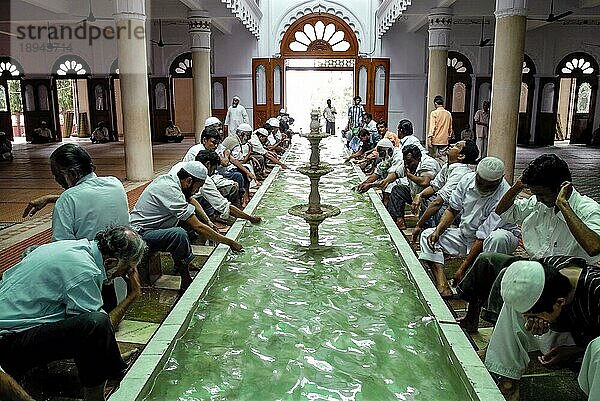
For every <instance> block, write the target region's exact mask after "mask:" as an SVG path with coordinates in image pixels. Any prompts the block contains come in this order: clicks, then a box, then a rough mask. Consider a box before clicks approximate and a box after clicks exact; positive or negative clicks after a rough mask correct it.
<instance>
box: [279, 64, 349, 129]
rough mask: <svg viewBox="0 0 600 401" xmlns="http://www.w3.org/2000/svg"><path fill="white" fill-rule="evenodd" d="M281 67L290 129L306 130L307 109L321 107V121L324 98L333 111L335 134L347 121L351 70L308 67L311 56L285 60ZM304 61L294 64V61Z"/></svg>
mask: <svg viewBox="0 0 600 401" xmlns="http://www.w3.org/2000/svg"><path fill="white" fill-rule="evenodd" d="M288 61H290V63H289V64H288V65H287V67H286V71H285V99H286V102H285V103H286V107H287V112H288V114H289V115H290V116H291V117H293V118H294V120H295V122H294V125H293V127H292V128H293V130H294V131H296V132H299V131H300V129H302V132H307V131H309V130H310V129H309V125H310V112H311V110H312V109H315V108H318V109H319V110H320V111H321V124H322V126H323V128H322V129H323V130H325V120H324V118H322V116H323V109H324V108H325V107H326V106H327V99H331V105H332V106H333V107H335V109H336V111H337V115H336V120H335V131H336V134H339V133H340V132H341V130H343V129H344V128H345V127H346V123H347V122H348V114H347V113H348V107H349V106H350V105H351V103H352V98H353V97H354V95H353V94H354V71H353V70H352V69H344V68H322V67H321V68H319V67H315V68H312V67H309V66H308V65H311V64H312V63H313V62H314V61H315V60H312V59H308V60H307V59H303V60H288ZM303 63H304V65H307V66H306V67H303V66H296V65H297V64H299V65H302V64H303Z"/></svg>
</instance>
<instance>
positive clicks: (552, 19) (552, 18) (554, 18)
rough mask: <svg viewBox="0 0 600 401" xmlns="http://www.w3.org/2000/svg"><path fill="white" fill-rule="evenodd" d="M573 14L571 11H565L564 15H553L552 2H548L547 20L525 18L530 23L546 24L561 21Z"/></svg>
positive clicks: (552, 0)
mask: <svg viewBox="0 0 600 401" xmlns="http://www.w3.org/2000/svg"><path fill="white" fill-rule="evenodd" d="M571 14H573V10H569V11H565V12H564V13H561V14H558V15H554V0H550V14H548V17H547V18H527V19H528V20H530V21H544V22H548V23H552V22H556V21H560V20H561V19H563V18H565V17H568V16H569V15H571Z"/></svg>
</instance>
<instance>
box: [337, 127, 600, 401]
mask: <svg viewBox="0 0 600 401" xmlns="http://www.w3.org/2000/svg"><path fill="white" fill-rule="evenodd" d="M379 127H380V128H381V131H380V134H381V137H382V138H383V139H380V140H379V142H377V144H376V145H375V146H374V147H373V148H370V146H371V145H368V146H367V145H366V144H367V143H368V142H369V138H370V137H369V135H368V132H366V131H365V132H362V131H361V132H360V133H359V136H360V139H361V141H362V142H363V145H364V147H363V148H361V149H359V150H358V151H357V152H354V153H352V154H351V156H350V157H349V158H348V160H350V159H356V162H357V163H359V164H360V165H361V166H362V167H363V168H364V167H365V166H368V163H372V164H373V166H372V167H371V171H370V174H369V175H368V176H367V178H366V179H365V180H364V181H362V182H361V183H360V184H359V185H358V186H357V188H356V189H357V190H358V191H359V192H366V191H367V190H369V189H370V188H379V189H381V190H382V197H383V202H384V204H385V205H386V208H387V210H388V212H389V214H390V216H391V217H392V219H393V220H394V222H395V223H396V224H397V226H398V227H399V228H400V229H404V228H405V227H406V226H405V221H404V214H405V210H406V208H407V207H410V208H411V209H412V211H413V212H414V214H415V215H417V216H418V221H417V223H416V226H415V228H414V230H413V233H412V243H413V245H414V246H415V247H416V245H417V244H418V245H419V247H418V248H417V250H420V253H419V259H420V260H421V261H422V262H423V264H424V266H425V267H426V268H428V269H429V270H430V271H431V274H432V276H433V281H434V282H435V285H436V287H437V290H438V291H439V293H440V295H441V296H442V297H444V298H451V297H453V296H454V295H453V291H452V288H451V285H453V286H456V287H457V293H458V296H460V297H461V298H463V299H464V300H466V301H467V302H468V310H467V315H466V316H465V317H464V318H462V319H461V320H460V321H459V323H460V325H461V326H462V327H463V329H464V330H465V331H466V332H468V333H475V332H476V331H477V327H478V323H479V319H480V317H481V318H482V319H484V320H487V321H489V322H491V323H494V324H496V326H495V329H494V331H493V335H492V337H491V340H490V343H489V346H488V348H487V352H486V356H485V365H486V367H487V368H488V369H489V371H490V372H491V373H492V375H493V376H494V378H495V379H496V380H497V382H498V386H499V388H500V390H501V391H502V393H503V394H504V395H505V397H506V399H507V400H518V399H519V386H518V380H519V379H520V378H521V375H522V374H523V371H524V370H525V368H526V367H527V365H528V363H529V352H532V351H536V350H540V351H541V352H542V355H541V356H540V357H539V361H540V363H542V364H543V365H545V366H548V367H557V366H577V367H578V368H579V369H580V374H579V384H580V386H581V388H582V389H583V390H584V391H585V392H586V394H588V396H589V400H594V401H598V400H600V267H599V265H598V262H599V261H600V205H599V204H598V203H597V202H595V201H594V200H592V199H591V198H589V197H587V196H585V195H582V194H580V193H579V192H578V191H577V190H576V189H575V188H574V187H573V184H572V182H571V181H572V177H571V172H570V170H569V167H568V165H567V164H566V163H565V162H564V161H563V160H562V159H560V158H559V157H558V156H556V155H554V154H543V155H541V156H539V157H537V158H536V159H535V160H533V161H531V162H530V163H529V165H528V166H527V168H526V169H525V170H524V171H523V174H522V175H521V176H520V177H518V178H516V179H515V182H514V184H513V185H512V186H511V185H510V184H509V183H508V182H507V181H506V179H505V178H504V175H505V169H504V163H503V162H502V160H500V159H498V158H496V157H485V158H483V159H481V160H479V161H478V160H477V159H478V156H479V150H478V148H477V146H476V144H475V142H474V141H473V140H470V139H467V140H461V141H458V142H456V143H454V144H453V145H450V147H449V149H448V150H447V152H446V158H445V160H440V159H439V158H438V159H434V158H432V157H430V156H429V155H428V151H427V150H426V149H424V148H423V147H422V146H421V143H420V142H419V141H418V139H417V138H415V137H414V136H413V135H412V134H413V130H412V124H410V121H408V120H402V121H400V123H399V124H398V135H397V137H398V139H399V144H398V146H395V144H394V143H393V142H392V141H391V140H390V139H389V136H390V135H389V134H388V132H386V131H387V128H386V127H387V124H385V122H383V121H382V122H380V123H379V124H378V128H379ZM386 136H387V137H388V138H386ZM528 195H530V196H529V197H527V196H528ZM520 240H521V242H522V244H523V248H524V251H525V253H526V254H527V255H528V257H524V256H513V253H514V252H515V250H516V249H517V247H518V245H519V241H520ZM448 256H453V257H463V258H464V260H463V262H462V264H461V265H460V267H459V268H458V270H457V271H456V273H455V274H454V277H453V279H452V280H451V281H450V282H449V281H448V280H447V278H446V272H445V261H446V258H447V257H448Z"/></svg>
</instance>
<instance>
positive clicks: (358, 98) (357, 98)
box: [354, 96, 362, 102]
mask: <svg viewBox="0 0 600 401" xmlns="http://www.w3.org/2000/svg"><path fill="white" fill-rule="evenodd" d="M354 100H358V101H361V102H362V97H360V96H354Z"/></svg>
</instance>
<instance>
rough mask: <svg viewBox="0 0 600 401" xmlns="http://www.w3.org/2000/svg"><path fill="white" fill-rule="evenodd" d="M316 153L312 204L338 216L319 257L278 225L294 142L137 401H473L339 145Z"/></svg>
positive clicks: (303, 192) (301, 148)
mask: <svg viewBox="0 0 600 401" xmlns="http://www.w3.org/2000/svg"><path fill="white" fill-rule="evenodd" d="M324 144H325V148H324V149H322V151H321V158H322V160H323V161H326V162H329V163H331V164H332V165H333V167H334V168H335V170H334V172H332V173H330V174H329V175H326V176H324V177H323V178H322V179H321V187H320V191H321V197H322V201H323V202H324V203H328V204H332V205H336V206H338V207H339V208H340V209H341V211H342V213H341V214H340V215H339V216H337V217H334V218H331V219H328V220H326V221H325V222H324V223H323V224H322V225H321V227H320V236H321V243H322V244H324V245H323V247H322V249H319V250H308V244H309V239H308V224H306V223H305V222H304V220H302V219H300V218H296V217H293V216H291V215H288V214H287V210H288V208H289V207H290V206H293V205H296V204H299V203H306V201H307V198H308V193H309V187H310V185H309V181H308V178H306V177H305V176H303V175H301V174H300V173H298V172H296V171H295V168H296V167H299V166H300V165H303V164H304V163H306V161H307V160H308V156H309V153H308V152H309V148H308V142H307V141H305V140H304V139H301V140H299V141H298V142H297V143H296V144H295V145H294V149H293V151H292V152H291V154H290V157H289V158H288V160H287V164H288V166H290V167H291V168H290V169H288V170H282V171H281V172H280V173H279V176H278V177H277V178H276V180H275V181H274V182H273V184H272V186H271V187H270V188H269V190H268V192H267V193H266V194H265V196H264V197H263V199H262V201H261V203H260V205H259V207H258V209H257V210H256V213H257V214H258V215H260V216H262V217H263V222H262V223H261V224H259V225H256V226H253V225H250V224H247V225H246V226H245V228H244V230H243V232H242V234H241V235H240V237H239V241H240V242H241V243H242V244H243V245H244V248H245V253H242V254H231V253H230V254H229V255H228V256H227V258H226V259H225V261H224V263H223V264H222V265H221V267H220V270H219V275H218V278H217V279H216V280H215V281H214V283H213V284H212V286H211V287H210V289H209V290H208V292H207V294H206V296H205V298H204V299H203V300H202V301H200V303H199V305H198V307H197V308H196V309H195V311H193V317H192V319H191V322H190V324H189V327H188V329H187V330H186V332H185V334H184V335H183V336H182V337H181V338H180V339H179V340H178V342H177V344H176V345H175V347H174V349H173V351H172V352H171V354H170V356H169V358H168V359H167V363H166V364H165V365H164V367H162V370H161V371H160V373H159V374H158V375H157V376H156V378H155V382H154V384H153V386H152V389H151V391H150V393H149V395H147V397H146V398H145V399H146V400H153V401H165V400H168V401H171V400H181V401H183V400H186V401H188V400H189V401H191V400H261V401H262V400H265V401H266V400H374V401H384V400H426V401H435V400H444V401H453V400H461V401H463V400H468V399H471V396H470V395H469V393H468V392H467V390H466V388H465V386H464V383H463V382H462V381H461V379H460V377H459V375H458V373H457V368H456V367H453V366H452V363H451V359H450V357H449V356H448V353H447V352H446V351H445V350H444V347H443V344H442V341H441V339H440V335H439V326H438V325H437V323H436V322H435V320H434V319H433V317H432V316H430V313H429V311H428V308H427V307H426V306H425V305H424V304H423V303H422V301H421V300H420V297H419V295H418V292H417V289H416V288H415V286H414V284H413V283H412V282H411V281H410V279H409V278H408V273H407V270H406V268H405V266H404V262H403V260H402V258H401V257H400V256H399V255H398V252H397V250H396V248H395V247H394V246H393V244H392V242H391V240H390V236H389V234H388V232H387V230H386V229H385V227H384V225H383V222H382V220H381V219H380V217H379V215H378V214H377V212H376V211H375V210H374V208H373V204H372V202H371V201H370V199H369V198H368V196H367V195H364V194H358V193H356V192H354V191H352V189H351V187H352V186H353V185H356V184H357V183H358V177H357V176H356V174H355V172H354V170H353V169H352V167H351V166H350V165H345V164H343V154H342V145H341V143H340V142H339V139H337V138H330V139H328V140H327V141H324Z"/></svg>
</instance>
